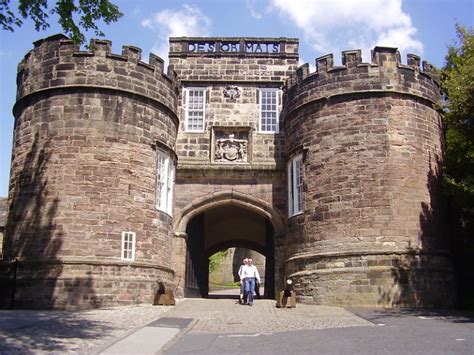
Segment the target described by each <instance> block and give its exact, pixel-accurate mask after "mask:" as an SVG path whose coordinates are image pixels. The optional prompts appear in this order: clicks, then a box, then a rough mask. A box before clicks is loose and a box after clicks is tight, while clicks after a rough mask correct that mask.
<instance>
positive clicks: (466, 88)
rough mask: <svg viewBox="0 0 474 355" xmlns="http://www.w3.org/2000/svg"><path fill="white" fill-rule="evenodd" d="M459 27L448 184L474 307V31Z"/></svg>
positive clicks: (446, 72)
mask: <svg viewBox="0 0 474 355" xmlns="http://www.w3.org/2000/svg"><path fill="white" fill-rule="evenodd" d="M456 29H457V35H458V43H456V44H455V45H453V46H450V47H449V50H448V54H447V56H446V64H445V66H444V67H443V70H442V77H441V86H442V91H443V94H444V99H445V115H444V123H445V127H446V130H445V135H446V154H445V162H444V186H445V191H446V194H447V195H448V198H449V201H450V208H451V223H452V230H453V233H452V234H453V243H454V248H455V250H454V251H455V254H456V263H457V269H458V272H459V274H460V275H459V276H460V277H459V281H460V292H461V296H464V297H461V300H462V298H464V300H465V302H463V303H464V305H465V306H469V307H474V287H473V282H474V273H473V271H472V270H473V268H472V259H473V257H474V32H473V30H472V29H467V28H464V27H462V26H459V25H458V26H457V28H456ZM469 270H471V271H469ZM469 298H472V299H471V300H470V301H469ZM466 301H467V302H466Z"/></svg>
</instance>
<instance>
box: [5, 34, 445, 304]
mask: <svg viewBox="0 0 474 355" xmlns="http://www.w3.org/2000/svg"><path fill="white" fill-rule="evenodd" d="M91 48H92V50H91V51H88V52H80V51H78V48H76V47H75V46H74V45H73V44H72V42H71V41H70V40H69V39H67V38H66V37H64V36H61V35H58V36H54V37H50V38H47V39H45V40H41V41H38V42H36V43H35V48H34V49H33V50H32V51H31V52H30V53H28V54H27V56H26V57H25V59H24V60H23V61H22V63H20V65H19V71H18V96H17V103H16V105H15V107H14V113H15V117H16V122H15V134H14V142H13V144H14V152H13V161H12V170H11V180H10V192H9V200H8V209H9V212H8V222H7V229H6V236H7V237H6V238H5V241H4V262H3V270H7V266H8V263H10V262H11V261H12V260H17V261H18V269H17V272H16V281H15V282H16V285H15V289H16V290H17V291H16V294H15V304H16V305H17V306H20V307H54V308H84V307H86V308H87V307H100V306H107V305H116V304H132V303H142V302H151V301H152V300H153V296H154V293H155V292H156V290H157V287H158V285H159V284H160V283H163V284H165V285H166V287H172V288H173V290H174V291H175V293H176V294H177V296H179V297H180V296H183V295H185V296H186V295H191V294H193V295H196V294H195V292H198V293H199V292H200V294H201V295H205V293H206V287H207V278H206V277H208V272H207V267H208V265H207V263H206V260H207V257H208V256H209V255H211V254H212V253H213V252H215V251H217V250H220V249H222V248H227V247H242V248H250V249H253V250H256V251H258V252H259V253H262V254H263V255H265V256H266V267H265V269H266V275H265V279H266V286H268V285H270V286H268V287H267V289H266V290H265V293H266V295H267V296H272V294H273V293H274V290H275V289H279V288H280V287H281V286H282V284H283V282H284V280H285V278H288V277H291V278H292V279H294V281H295V288H296V290H297V293H298V295H299V298H300V300H301V301H305V302H309V303H317V304H333V305H354V306H355V305H370V306H404V305H408V306H433V305H437V306H440V305H442V306H450V305H452V302H453V299H454V296H453V295H452V290H453V289H454V287H453V285H454V279H453V270H452V265H451V261H450V255H449V253H448V252H447V250H448V247H447V240H446V238H447V232H446V230H445V226H444V224H443V221H444V219H443V217H442V216H443V211H442V201H441V200H440V195H439V186H438V185H439V184H438V180H439V169H440V164H441V162H442V153H443V147H442V125H441V120H440V115H439V113H438V112H437V111H436V108H435V107H436V104H437V102H438V100H439V87H438V83H437V80H436V77H435V75H434V74H433V73H432V71H431V68H430V66H429V64H426V63H423V68H420V60H419V58H418V57H416V56H413V55H411V56H409V57H408V63H407V65H403V64H401V62H400V59H399V56H398V53H397V52H396V50H395V49H392V48H381V47H377V48H375V50H374V51H373V58H372V62H371V63H361V60H360V59H361V56H360V52H359V51H347V52H344V53H343V66H341V67H334V66H333V63H332V56H325V57H322V58H318V59H317V60H316V65H317V72H316V73H309V70H308V65H304V66H302V67H299V68H298V40H297V39H289V38H188V37H184V38H171V39H170V67H169V70H168V73H167V74H164V73H163V61H162V60H161V59H160V58H158V57H156V56H153V55H151V56H150V61H149V63H144V62H142V61H141V50H140V49H138V48H136V47H131V46H126V47H124V49H123V53H122V54H121V55H117V54H113V53H111V52H110V48H111V43H110V42H109V41H104V40H95V41H93V42H92V43H91ZM265 90H273V92H275V94H272V95H273V96H272V98H273V100H275V104H276V105H277V106H278V111H281V114H280V117H279V120H278V124H277V127H274V131H273V132H269V131H268V130H267V129H265V128H262V127H264V125H263V124H262V117H261V115H262V113H261V112H262V110H265V108H264V107H263V105H264V104H263V101H262V100H263V99H262V97H263V96H262V95H263V94H262V93H263V92H265ZM190 91H193V94H192V95H201V96H200V99H201V101H200V103H199V105H201V106H199V105H198V106H199V107H200V108H201V109H202V112H203V113H202V117H203V119H202V122H201V121H199V119H198V120H197V121H198V124H197V125H196V126H192V125H190V124H189V122H191V121H190V120H192V119H195V117H194V116H192V117H191V116H189V115H190V113H189V112H190V110H191V107H194V106H192V105H194V104H195V103H194V102H195V101H192V100H197V99H196V98H194V97H193V96H190V95H191V94H189V92H190ZM194 91H195V93H194ZM190 97H191V99H190ZM196 102H197V101H196ZM198 106H196V107H198ZM199 114H201V113H198V116H196V117H201V116H199ZM196 127H197V129H196ZM158 151H161V152H165V154H166V155H167V156H169V158H170V162H169V164H175V165H176V175H175V181H174V200H173V207H172V209H170V210H169V212H168V213H166V212H164V211H163V210H162V209H160V208H157V199H158V197H159V196H158V195H160V194H162V193H164V190H163V191H162V190H159V189H157V186H158V185H160V184H161V180H160V176H161V175H160V174H159V173H158V172H157V152H158ZM295 156H301V157H302V158H301V159H302V160H301V161H302V165H301V178H302V185H301V189H302V190H301V197H302V205H301V211H299V213H296V214H293V213H290V214H289V213H288V208H289V206H288V205H289V203H291V201H289V199H291V197H290V198H289V197H288V196H289V192H288V189H289V187H288V186H289V184H288V179H290V180H291V177H290V176H288V170H287V164H288V162H290V161H292V159H293V158H294V157H295ZM170 181H171V180H170ZM172 185H173V184H170V185H169V186H171V187H172ZM160 186H161V185H160ZM167 186H168V185H167ZM124 232H132V233H134V236H136V241H135V246H134V248H135V249H134V258H133V260H123V258H121V255H122V254H123V250H122V249H123V233H124ZM9 277H10V276H9V275H8V272H5V271H4V272H2V278H3V280H4V282H6V283H8V282H10V281H11V280H10V279H9ZM5 280H6V281H5ZM7 281H8V282H7ZM268 288H270V289H268ZM193 292H194V293H193Z"/></svg>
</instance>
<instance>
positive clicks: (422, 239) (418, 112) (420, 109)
mask: <svg viewBox="0 0 474 355" xmlns="http://www.w3.org/2000/svg"><path fill="white" fill-rule="evenodd" d="M360 59H361V56H360V52H359V51H351V52H344V53H343V66H342V67H334V66H333V65H332V56H326V57H322V58H318V59H317V61H316V64H317V72H316V73H314V74H310V73H309V72H308V67H307V66H303V67H301V68H299V69H298V71H297V74H296V76H295V77H294V78H292V79H291V80H289V82H288V88H287V91H286V96H285V102H284V106H285V117H284V120H285V131H286V143H287V152H288V157H289V158H291V156H292V155H294V154H297V153H303V165H304V202H305V205H304V211H303V213H302V214H300V215H297V216H294V217H291V218H290V219H289V220H288V231H289V235H288V236H287V238H288V240H287V245H288V247H287V253H288V254H287V256H288V259H287V260H286V268H287V273H288V274H289V275H290V277H292V278H294V279H295V281H296V282H295V287H296V289H297V292H298V294H299V295H300V296H301V298H302V299H305V300H307V301H310V302H316V303H320V304H321V303H322V304H345V305H351V304H358V305H383V306H387V305H388V306H393V305H421V304H423V305H433V306H434V305H446V304H450V303H452V301H453V299H454V297H453V295H452V290H453V289H454V287H453V282H454V280H453V278H452V266H451V263H450V261H449V254H448V253H447V239H446V237H447V233H446V228H445V225H444V223H445V220H444V218H443V214H442V211H440V205H441V200H440V198H441V196H440V193H439V192H440V191H439V183H440V181H439V177H440V176H439V174H440V170H439V169H440V163H441V159H442V124H441V117H440V114H439V113H438V112H437V111H436V105H437V103H438V100H439V87H438V84H437V82H436V79H435V77H434V73H432V72H431V71H430V67H429V65H428V64H426V63H424V71H421V70H420V67H419V66H420V63H419V58H418V57H416V56H409V58H408V65H401V64H400V61H399V58H398V53H397V52H396V50H395V49H392V48H381V47H376V48H375V50H374V52H373V63H370V64H364V63H361V60H360Z"/></svg>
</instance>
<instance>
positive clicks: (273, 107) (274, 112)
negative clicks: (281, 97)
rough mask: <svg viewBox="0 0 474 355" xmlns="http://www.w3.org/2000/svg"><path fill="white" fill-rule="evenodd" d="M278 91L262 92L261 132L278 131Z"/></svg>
mask: <svg viewBox="0 0 474 355" xmlns="http://www.w3.org/2000/svg"><path fill="white" fill-rule="evenodd" d="M277 94H278V91H277V90H262V91H260V98H261V100H260V130H261V131H263V132H277V131H278V99H277Z"/></svg>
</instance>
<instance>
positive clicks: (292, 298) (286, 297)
mask: <svg viewBox="0 0 474 355" xmlns="http://www.w3.org/2000/svg"><path fill="white" fill-rule="evenodd" d="M276 307H277V308H295V307H296V292H295V291H294V290H293V281H291V280H290V279H288V280H286V287H285V290H284V291H280V292H278V295H277V302H276Z"/></svg>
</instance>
